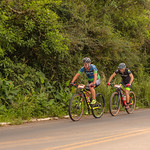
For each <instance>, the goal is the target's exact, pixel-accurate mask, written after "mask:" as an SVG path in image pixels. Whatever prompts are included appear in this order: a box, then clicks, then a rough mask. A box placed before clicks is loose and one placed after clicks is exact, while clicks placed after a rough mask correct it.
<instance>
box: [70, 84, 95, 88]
mask: <svg viewBox="0 0 150 150" xmlns="http://www.w3.org/2000/svg"><path fill="white" fill-rule="evenodd" d="M72 86H74V87H76V88H77V87H78V85H77V84H72ZM88 87H94V86H89V85H88V86H87V85H86V86H85V87H84V88H88Z"/></svg>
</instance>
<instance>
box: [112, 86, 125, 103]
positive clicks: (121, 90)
mask: <svg viewBox="0 0 150 150" xmlns="http://www.w3.org/2000/svg"><path fill="white" fill-rule="evenodd" d="M111 86H113V87H115V85H111ZM115 88H117V89H116V92H118V93H119V95H120V96H121V103H122V104H123V106H126V105H127V100H124V99H123V93H124V94H125V90H123V89H122V87H121V86H120V85H116V87H115ZM118 101H119V99H118Z"/></svg>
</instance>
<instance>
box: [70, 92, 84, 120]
mask: <svg viewBox="0 0 150 150" xmlns="http://www.w3.org/2000/svg"><path fill="white" fill-rule="evenodd" d="M83 112H84V100H83V97H81V95H79V94H75V95H74V96H73V97H72V98H71V100H70V103H69V116H70V118H71V120H73V121H78V120H80V119H81V117H82V115H83Z"/></svg>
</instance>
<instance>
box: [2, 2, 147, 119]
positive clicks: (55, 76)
mask: <svg viewBox="0 0 150 150" xmlns="http://www.w3.org/2000/svg"><path fill="white" fill-rule="evenodd" d="M149 3H150V2H149V1H148V0H130V1H129V0H119V1H118V0H113V1H112V0H105V1H104V0H101V1H98V0H95V1H91V0H82V1H78V0H74V1H69V0H44V1H43V0H37V1H34V0H30V1H29V0H17V1H16V0H1V1H0V20H1V22H0V70H1V72H0V87H1V91H0V103H1V105H0V120H13V119H14V118H21V119H29V118H30V117H44V116H58V115H63V114H67V106H68V100H69V99H70V97H71V95H72V94H71V91H70V90H71V89H69V88H68V87H67V86H68V84H69V81H70V80H71V78H72V77H73V75H74V74H75V73H76V72H77V71H78V69H79V68H80V67H81V66H82V64H81V62H82V61H81V60H82V58H83V57H85V56H89V57H91V59H92V62H93V63H94V64H95V65H96V66H97V68H98V69H99V72H100V74H101V76H102V78H101V79H102V84H101V86H100V87H99V88H98V90H101V91H102V93H103V94H104V95H105V98H106V101H107V102H108V100H109V96H110V94H111V89H110V88H109V87H107V86H106V82H107V80H108V77H109V76H110V74H111V73H112V72H113V71H115V69H116V67H117V66H118V64H119V63H120V62H125V63H126V64H127V66H128V67H129V68H130V69H131V70H132V72H133V74H134V76H135V80H134V84H133V90H134V91H135V93H136V95H137V100H138V103H137V106H146V107H149V106H150V95H149V91H148V89H149V87H150V82H149V73H150V72H149V71H150V69H149V68H150V51H149V48H150V26H149V24H150V18H149V16H150V8H149V7H148V6H149V5H150V4H149ZM83 80H84V76H83V77H81V78H80V80H78V82H82V81H83ZM84 82H86V81H84ZM116 82H119V80H117V81H116ZM108 91H109V92H108Z"/></svg>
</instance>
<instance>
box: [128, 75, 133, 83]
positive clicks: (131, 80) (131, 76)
mask: <svg viewBox="0 0 150 150" xmlns="http://www.w3.org/2000/svg"><path fill="white" fill-rule="evenodd" d="M129 76H130V78H131V79H130V82H129V84H132V82H133V79H134V77H133V74H132V73H130V74H129Z"/></svg>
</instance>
